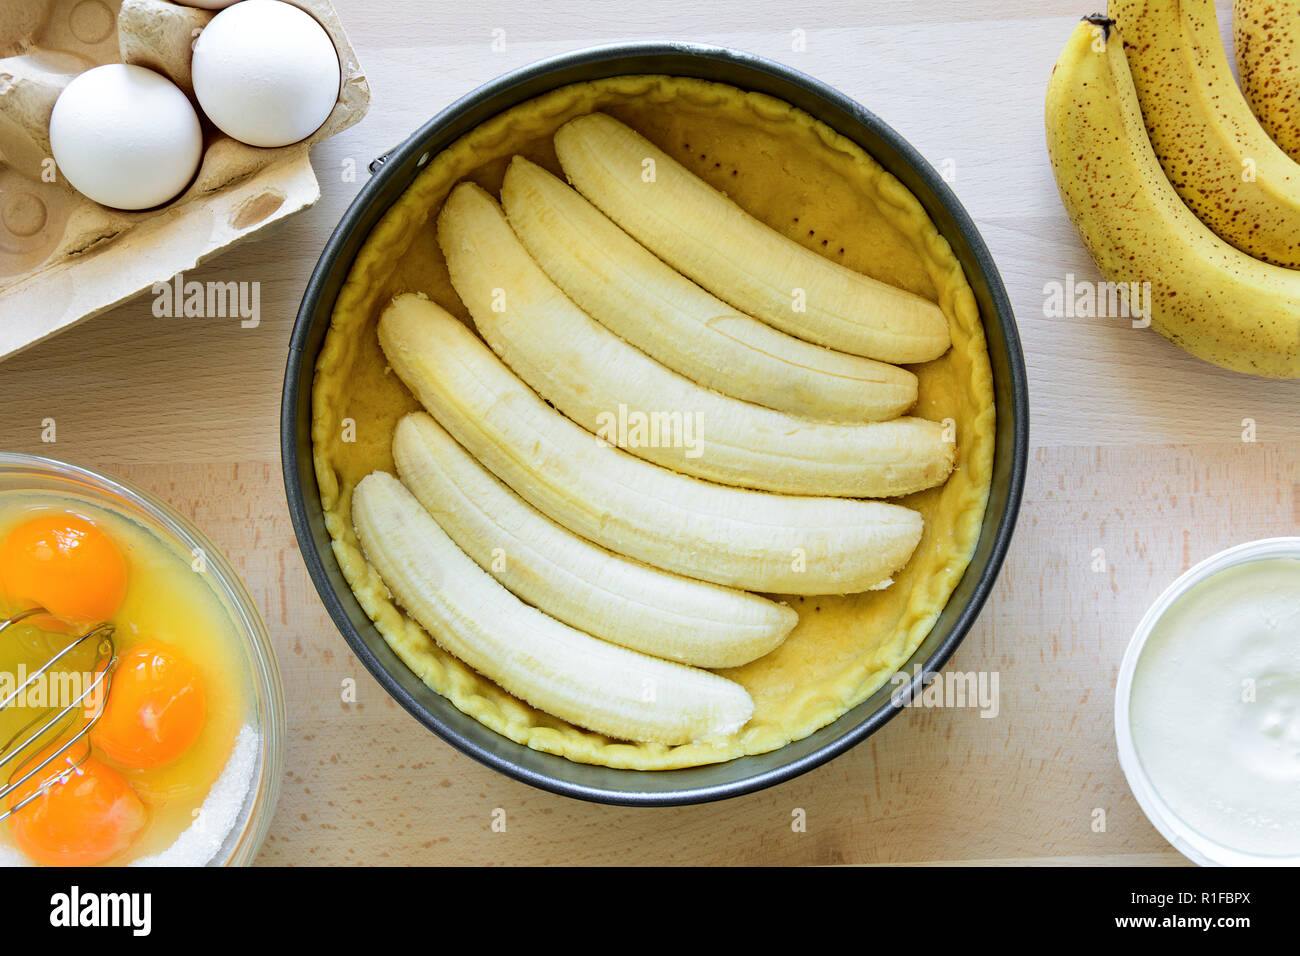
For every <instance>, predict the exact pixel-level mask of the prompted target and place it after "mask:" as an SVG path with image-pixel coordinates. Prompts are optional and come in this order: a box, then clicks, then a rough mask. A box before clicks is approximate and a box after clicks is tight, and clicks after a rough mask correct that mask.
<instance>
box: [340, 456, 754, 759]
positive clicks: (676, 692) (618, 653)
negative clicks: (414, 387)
mask: <svg viewBox="0 0 1300 956" xmlns="http://www.w3.org/2000/svg"><path fill="white" fill-rule="evenodd" d="M352 515H353V521H354V523H355V526H356V531H357V537H358V539H359V540H360V542H361V547H362V550H363V551H364V552H365V555H366V560H367V561H369V562H370V564H371V566H372V567H374V569H375V570H376V571H377V572H378V573H379V576H380V578H381V579H382V580H383V582H384V584H385V585H386V586H387V587H388V589H389V591H391V592H392V594H393V596H394V597H395V598H396V600H397V601H398V602H399V603H400V604H401V605H402V606H403V607H404V608H406V610H407V612H408V613H410V615H411V616H412V617H413V618H414V619H415V620H416V621H418V622H419V623H420V624H421V625H422V626H423V627H424V628H425V630H427V631H428V632H429V633H430V635H431V636H432V637H433V638H434V640H436V641H437V642H438V643H439V644H440V645H442V647H443V648H445V649H446V650H447V651H448V652H449V653H451V654H453V655H455V656H456V657H458V658H460V659H461V660H462V661H464V662H465V663H466V664H468V665H469V666H471V667H473V668H474V669H475V670H477V671H478V672H479V673H481V674H483V675H485V676H486V677H488V678H490V679H491V680H494V681H496V682H497V683H498V684H500V685H501V686H502V687H503V688H505V689H506V690H507V691H509V692H510V693H511V694H514V695H515V696H516V697H518V698H520V699H521V700H523V701H526V702H527V703H529V704H532V705H533V706H534V707H537V708H539V709H541V710H544V711H546V712H547V713H550V714H553V715H555V716H556V717H559V718H561V719H563V720H567V721H569V722H570V723H573V724H576V725H577V726H579V727H585V728H587V729H588V730H594V731H596V732H597V733H602V734H606V735H607V736H610V737H615V738H618V739H622V740H637V741H650V742H657V743H663V744H669V745H673V744H684V743H693V742H697V741H707V740H711V739H715V738H721V737H726V736H728V735H730V734H732V733H735V732H736V731H737V730H739V729H740V728H741V727H742V726H744V724H745V723H746V722H747V721H748V720H749V718H750V716H751V714H752V713H753V709H754V705H753V701H752V700H751V699H750V696H749V694H748V692H747V691H746V690H745V689H744V688H743V687H741V686H740V685H739V684H736V683H734V682H733V681H729V680H726V679H724V678H722V677H719V676H717V675H716V674H711V673H709V672H708V671H703V670H698V669H696V668H691V667H686V666H685V665H682V664H677V663H674V662H672V661H665V660H660V659H659V658H656V657H651V656H649V655H646V654H640V653H637V652H636V651H631V650H628V649H627V648H624V647H619V646H617V645H614V644H609V643H606V642H605V641H601V640H598V639H597V638H594V637H592V636H590V635H588V634H584V633H582V632H581V631H578V630H575V629H574V628H572V627H569V626H568V625H567V624H563V623H561V622H560V621H557V620H555V619H554V618H551V617H548V616H547V615H545V614H543V613H542V612H541V611H539V610H537V609H536V608H533V607H530V606H528V605H527V604H524V603H523V602H522V601H520V600H519V599H518V598H517V597H515V596H514V595H513V594H511V593H510V592H509V591H507V590H506V589H505V588H504V587H503V586H502V585H501V584H499V583H498V582H497V581H495V580H494V579H493V578H492V577H491V576H490V575H489V574H487V573H486V572H484V571H483V570H482V569H481V568H479V567H478V565H476V564H475V563H474V562H473V561H471V560H470V559H469V558H468V557H467V556H466V555H465V554H464V552H462V551H461V550H460V548H458V547H457V546H456V545H455V544H454V543H453V542H452V541H451V539H450V538H448V537H447V535H446V534H445V533H444V532H443V530H442V529H441V528H440V527H439V526H438V523H437V522H436V521H434V520H433V518H431V517H430V516H429V514H428V513H427V512H426V511H425V510H424V508H422V507H421V506H420V503H419V502H418V501H417V500H416V499H415V498H414V497H413V496H412V495H411V493H410V492H409V491H407V490H406V488H404V487H403V486H402V484H401V482H399V481H398V480H397V479H396V478H394V477H393V476H392V475H389V474H386V473H384V472H375V473H373V474H370V475H368V476H366V477H365V478H363V479H362V480H361V481H360V482H359V483H358V484H357V486H356V488H355V489H354V491H353V494H352Z"/></svg>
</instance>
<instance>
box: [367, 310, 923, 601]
mask: <svg viewBox="0 0 1300 956" xmlns="http://www.w3.org/2000/svg"><path fill="white" fill-rule="evenodd" d="M379 342H380V345H381V347H382V348H383V351H384V355H385V357H386V358H387V359H388V363H389V365H390V366H391V367H392V369H393V371H394V372H396V374H397V376H398V377H399V378H401V380H402V381H403V382H404V383H405V384H406V386H407V388H409V389H410V390H411V392H412V394H414V395H415V397H416V398H418V399H419V400H420V403H421V404H422V405H423V406H424V407H425V409H426V410H428V411H429V413H430V414H432V415H433V416H434V418H436V419H437V420H438V423H439V424H440V425H442V427H443V428H445V429H446V430H447V431H448V432H449V433H450V434H451V436H452V437H453V438H455V439H456V441H457V442H459V443H460V445H461V446H463V447H464V448H465V450H466V451H468V452H469V453H470V454H471V455H473V456H474V457H475V458H476V459H478V460H479V461H480V462H482V463H483V465H484V466H485V467H487V468H488V469H489V470H490V471H492V472H493V473H494V474H495V475H496V476H497V477H498V478H500V479H501V480H502V481H504V482H505V483H506V484H507V485H509V486H510V487H511V488H513V489H514V490H515V492H516V493H518V494H519V495H520V496H521V497H522V498H524V499H525V500H526V501H528V502H529V504H531V505H532V506H533V507H535V508H537V509H538V510H539V511H541V512H543V513H544V514H546V515H547V516H548V517H550V518H551V519H552V520H553V521H555V522H556V523H558V524H560V525H563V526H564V527H566V528H568V529H569V530H570V531H572V532H574V533H575V534H578V535H581V536H582V537H584V538H586V539H587V540H589V541H593V542H595V543H597V544H599V545H602V546H603V547H605V548H607V549H609V550H610V551H614V552H617V553H619V554H623V555H627V556H629V557H632V558H635V559H637V560H640V561H643V562H645V563H646V564H650V565H653V566H654V567H657V568H661V569H663V570H665V571H671V572H674V573H676V574H681V575H685V576H687V577H692V578H698V579H700V580H703V581H711V582H713V583H715V584H721V585H725V586H727V587H735V588H742V589H744V590H747V591H760V592H767V593H777V594H849V593H856V592H859V591H869V590H873V589H876V588H881V587H887V586H888V585H889V583H890V582H891V575H892V574H893V573H894V572H895V571H897V570H898V569H899V568H901V567H902V566H903V565H904V564H906V563H907V561H908V559H909V558H910V557H911V556H912V552H913V551H914V550H915V549H916V546H917V544H919V543H920V540H921V532H922V519H921V516H920V515H919V514H917V513H916V512H915V511H912V510H910V509H908V508H903V507H901V506H899V505H893V504H886V503H884V502H879V501H857V500H850V499H844V498H813V497H796V496H789V495H774V494H768V493H765V492H758V491H750V490H747V489H742V488H732V487H727V486H724V485H716V484H712V483H710V482H705V481H701V480H699V479H698V478H692V477H690V476H688V475H683V474H679V473H677V472H674V471H669V470H668V469H666V468H661V467H659V466H658V465H654V464H651V463H650V462H648V461H644V460H642V459H640V458H636V457H634V456H632V455H630V454H628V453H627V452H624V451H622V450H620V449H618V448H615V447H613V446H611V445H609V444H606V443H604V442H601V441H599V440H598V439H597V438H596V436H594V435H593V434H592V433H591V432H589V431H587V430H586V429H585V428H583V427H581V426H580V425H576V424H574V423H573V422H572V421H570V420H569V419H567V418H565V417H564V416H563V415H561V414H560V413H559V412H557V411H556V410H555V409H553V408H551V406H549V405H548V404H546V402H544V401H543V400H542V399H541V398H539V397H538V396H537V395H536V394H535V393H534V392H533V391H532V390H531V389H529V388H528V386H526V385H525V384H524V383H523V382H521V381H520V380H519V378H518V377H517V376H516V375H515V374H514V373H513V372H512V371H510V369H508V368H507V367H506V366H505V365H504V364H502V362H501V361H500V359H498V358H497V357H496V356H495V355H493V354H492V352H491V350H490V349H489V348H488V347H487V346H486V345H484V344H483V343H482V342H481V341H479V339H478V338H477V337H476V336H475V335H474V334H473V333H472V332H470V331H469V329H467V328H466V327H465V326H464V325H463V324H461V322H460V321H458V320H457V319H456V318H455V317H454V316H452V315H451V314H450V313H448V312H446V311H445V310H443V309H442V308H440V307H439V306H437V305H435V304H434V303H432V302H429V301H428V300H427V299H424V298H422V297H420V296H418V295H414V294H409V293H408V294H405V295H400V296H398V297H397V298H396V299H394V300H393V302H392V304H391V305H389V307H388V308H387V309H386V310H385V311H384V313H383V315H382V316H381V317H380V320H379Z"/></svg>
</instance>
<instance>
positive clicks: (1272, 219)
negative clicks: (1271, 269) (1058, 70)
mask: <svg viewBox="0 0 1300 956" xmlns="http://www.w3.org/2000/svg"><path fill="white" fill-rule="evenodd" d="M1108 12H1109V15H1110V16H1111V17H1112V18H1114V19H1115V21H1116V22H1117V23H1118V24H1119V34H1120V37H1121V38H1122V39H1123V44H1124V50H1125V53H1126V54H1127V56H1128V61H1129V66H1130V68H1131V70H1132V75H1133V83H1134V86H1135V87H1136V88H1137V96H1138V101H1139V103H1141V106H1142V114H1143V116H1144V117H1145V121H1146V128H1147V132H1148V133H1149V134H1150V138H1151V144H1152V146H1153V147H1154V148H1155V153H1156V156H1157V157H1158V158H1159V160H1160V165H1161V166H1162V167H1163V168H1164V171H1165V173H1166V175H1167V176H1168V178H1169V181H1170V182H1171V183H1173V185H1174V188H1175V189H1176V190H1177V191H1178V194H1179V195H1180V196H1181V197H1182V198H1183V200H1184V202H1186V203H1187V205H1188V206H1190V207H1191V208H1192V211H1193V212H1195V213H1196V215H1197V216H1198V217H1199V218H1200V219H1201V221H1202V222H1204V223H1205V224H1206V225H1207V226H1209V227H1210V229H1212V230H1213V231H1214V232H1215V233H1216V234H1217V235H1218V236H1219V237H1221V238H1222V239H1225V240H1227V241H1228V242H1229V243H1231V244H1232V245H1234V246H1236V247H1237V248H1238V249H1240V250H1242V251H1243V252H1247V253H1249V254H1250V255H1252V256H1254V257H1256V258H1258V259H1263V260H1265V261H1267V262H1272V263H1274V264H1276V265H1281V266H1287V267H1289V268H1292V269H1295V268H1300V164H1297V163H1296V161H1295V160H1293V159H1291V157H1289V156H1288V155H1287V154H1286V153H1284V152H1283V151H1282V149H1281V147H1279V146H1278V145H1277V143H1275V142H1273V140H1272V139H1271V138H1270V137H1269V135H1268V133H1267V132H1265V130H1264V128H1263V127H1262V126H1261V125H1260V123H1259V121H1258V120H1257V119H1256V118H1255V116H1254V114H1253V113H1252V112H1251V109H1250V105H1249V104H1248V103H1247V102H1246V98H1245V97H1244V96H1243V95H1242V94H1241V91H1240V90H1239V89H1238V87H1237V84H1236V82H1235V81H1234V79H1233V76H1232V69H1231V67H1230V66H1229V64H1228V55H1227V52H1226V51H1225V49H1224V45H1223V41H1222V39H1221V37H1220V35H1219V24H1218V19H1217V17H1216V15H1215V10H1214V0H1111V2H1110V7H1109V11H1108ZM1293 116H1295V118H1296V119H1300V116H1296V115H1295V114H1293ZM1293 122H1294V120H1293Z"/></svg>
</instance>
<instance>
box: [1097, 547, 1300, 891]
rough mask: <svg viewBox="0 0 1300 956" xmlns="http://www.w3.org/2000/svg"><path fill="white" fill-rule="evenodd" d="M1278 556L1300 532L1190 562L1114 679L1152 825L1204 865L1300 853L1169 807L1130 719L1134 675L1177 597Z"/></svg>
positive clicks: (1121, 744) (1299, 551) (1297, 552)
mask: <svg viewBox="0 0 1300 956" xmlns="http://www.w3.org/2000/svg"><path fill="white" fill-rule="evenodd" d="M1277 558H1296V559H1300V538H1262V539H1260V540H1258V541H1249V542H1247V543H1245V544H1239V545H1237V546H1236V547H1232V548H1228V549H1227V550H1226V551H1220V552H1219V553H1218V554H1215V555H1212V556H1211V557H1209V558H1206V559H1205V560H1204V561H1202V562H1201V563H1200V564H1197V565H1196V566H1195V567H1193V568H1191V570H1189V571H1187V572H1186V573H1184V574H1183V575H1182V576H1181V577H1179V578H1178V580H1176V581H1174V583H1173V584H1171V585H1169V587H1167V588H1165V591H1164V593H1163V594H1161V595H1160V597H1158V598H1157V599H1156V601H1155V603H1154V604H1152V605H1151V607H1150V608H1149V609H1148V610H1147V612H1146V614H1145V615H1143V617H1142V620H1141V621H1140V622H1139V623H1138V626H1137V630H1135V631H1134V632H1133V638H1132V640H1131V641H1129V645H1128V650H1127V651H1125V652H1124V660H1123V661H1122V662H1121V663H1120V667H1119V679H1118V680H1117V682H1116V685H1115V742H1116V744H1117V746H1118V748H1119V765H1120V767H1121V768H1123V770H1124V776H1125V777H1126V778H1127V779H1128V785H1129V788H1130V789H1131V790H1132V791H1133V796H1134V797H1135V798H1136V799H1137V802H1138V806H1140V807H1141V808H1142V812H1143V813H1145V814H1146V815H1147V819H1149V820H1150V821H1151V824H1152V826H1154V827H1155V828H1156V829H1157V830H1159V831H1160V835H1161V836H1163V837H1164V838H1165V839H1166V840H1168V841H1169V842H1170V844H1172V845H1173V847H1174V849H1176V850H1177V851H1178V852H1179V853H1181V854H1183V856H1185V857H1187V858H1188V859H1189V860H1191V861H1192V862H1193V863H1196V864H1197V865H1199V866H1298V865H1300V856H1262V855H1260V854H1256V853H1248V852H1243V851H1241V850H1237V849H1233V848H1232V847H1229V846H1225V845H1224V844H1222V843H1220V842H1218V841H1217V840H1213V839H1211V838H1209V837H1207V836H1205V835H1204V834H1201V833H1199V832H1198V831H1196V830H1195V829H1193V828H1192V827H1191V826H1190V825H1189V824H1188V823H1187V822H1186V821H1184V820H1183V819H1182V818H1181V817H1180V816H1178V814H1176V813H1175V812H1174V811H1173V810H1172V809H1170V807H1169V805H1168V804H1167V803H1166V802H1165V800H1164V799H1163V798H1162V797H1161V796H1160V793H1159V791H1157V790H1156V788H1155V786H1154V784H1153V783H1152V782H1151V779H1150V777H1149V776H1148V775H1147V772H1146V770H1145V768H1143V766H1142V762H1141V760H1140V759H1139V758H1138V753H1137V747H1136V746H1135V744H1134V742H1133V727H1132V723H1131V720H1130V704H1131V701H1132V693H1133V677H1134V674H1135V673H1136V672H1137V665H1138V661H1139V659H1140V658H1141V657H1142V650H1143V648H1144V647H1146V642H1147V638H1149V637H1150V636H1151V632H1152V631H1153V630H1154V629H1155V626H1156V623H1157V622H1158V621H1159V620H1160V619H1161V618H1162V617H1163V616H1164V615H1165V613H1166V612H1167V611H1168V610H1169V609H1170V608H1171V607H1172V606H1173V605H1174V602H1176V601H1177V600H1178V599H1179V598H1181V597H1182V596H1183V595H1184V594H1186V593H1187V592H1188V591H1190V590H1191V589H1192V588H1193V587H1195V586H1196V585H1198V584H1200V583H1201V582H1202V581H1205V580H1207V579H1209V578H1210V577H1213V576H1214V575H1216V574H1218V573H1219V572H1221V571H1226V570H1227V569H1228V568H1233V567H1237V566H1239V565H1242V564H1249V563H1250V562H1252V561H1265V560H1270V559H1277Z"/></svg>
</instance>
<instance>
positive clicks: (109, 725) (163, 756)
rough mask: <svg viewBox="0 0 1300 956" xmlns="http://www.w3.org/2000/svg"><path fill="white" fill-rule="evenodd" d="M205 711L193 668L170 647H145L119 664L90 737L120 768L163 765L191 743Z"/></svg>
mask: <svg viewBox="0 0 1300 956" xmlns="http://www.w3.org/2000/svg"><path fill="white" fill-rule="evenodd" d="M206 713H207V704H206V699H205V696H204V692H203V683H202V681H201V679H200V678H199V674H198V671H197V670H196V669H195V667H194V665H193V664H191V663H190V662H189V661H187V660H186V659H185V658H184V657H182V656H181V655H180V654H178V653H176V652H175V651H174V650H172V649H171V648H168V647H164V646H162V645H160V644H143V645H139V646H137V647H133V648H132V649H131V650H129V651H126V652H125V653H124V654H123V655H122V656H121V658H120V659H119V660H118V663H117V669H116V670H115V671H114V672H113V686H112V687H111V688H110V690H109V692H108V701H107V703H106V704H105V705H104V715H103V716H102V717H101V718H100V720H99V722H98V723H97V724H96V725H95V729H94V730H92V731H91V735H90V739H91V742H92V743H93V744H94V745H95V747H97V748H98V749H99V751H100V752H101V753H102V754H103V755H104V756H105V757H107V758H108V759H109V760H111V761H113V762H114V763H117V764H121V765H122V766H124V767H137V768H140V769H149V768H152V767H161V766H163V765H164V764H169V763H171V762H172V761H173V760H175V759H177V758H178V757H180V756H181V755H182V754H184V753H185V752H186V751H187V750H189V749H190V747H191V746H193V745H194V742H195V741H196V740H197V739H198V737H199V733H200V732H201V731H202V730H203V721H204V718H205V716H206Z"/></svg>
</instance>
